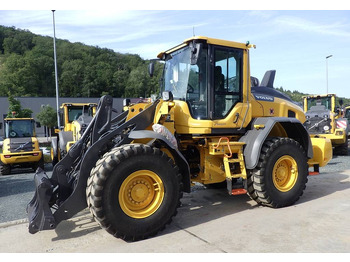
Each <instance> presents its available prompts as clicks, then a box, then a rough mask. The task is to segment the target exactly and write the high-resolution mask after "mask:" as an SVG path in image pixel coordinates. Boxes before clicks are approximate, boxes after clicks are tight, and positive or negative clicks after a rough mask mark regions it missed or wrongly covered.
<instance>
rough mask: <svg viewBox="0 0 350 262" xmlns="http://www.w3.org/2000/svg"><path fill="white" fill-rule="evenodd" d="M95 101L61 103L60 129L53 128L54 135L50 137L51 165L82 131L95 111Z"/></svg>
mask: <svg viewBox="0 0 350 262" xmlns="http://www.w3.org/2000/svg"><path fill="white" fill-rule="evenodd" d="M96 108H97V104H96V103H63V104H62V105H61V107H60V119H61V123H63V127H61V129H57V130H55V132H56V133H57V136H56V137H52V138H51V160H52V165H53V166H54V165H56V164H57V162H58V161H60V160H61V158H62V157H64V156H65V155H66V154H67V152H68V151H69V149H70V148H71V146H72V145H73V144H74V143H75V142H76V141H77V140H78V139H79V138H80V136H81V135H82V134H83V133H84V131H85V129H86V127H87V126H88V124H89V122H90V121H91V120H92V117H93V116H94V115H95V113H96Z"/></svg>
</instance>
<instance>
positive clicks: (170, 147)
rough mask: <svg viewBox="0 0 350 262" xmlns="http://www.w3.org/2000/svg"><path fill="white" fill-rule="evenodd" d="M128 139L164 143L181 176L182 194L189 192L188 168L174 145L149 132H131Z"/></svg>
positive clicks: (161, 136) (163, 137)
mask: <svg viewBox="0 0 350 262" xmlns="http://www.w3.org/2000/svg"><path fill="white" fill-rule="evenodd" d="M129 138H131V139H133V140H134V139H143V138H153V139H158V140H160V141H162V142H164V144H165V146H166V148H167V149H168V150H169V151H170V152H171V154H172V155H173V157H174V158H175V162H176V164H177V165H178V167H179V169H180V172H181V174H182V182H183V185H184V188H183V190H184V192H187V193H190V192H191V180H190V168H189V166H188V163H187V161H186V159H185V157H184V156H183V155H182V154H181V152H180V151H179V150H178V149H177V148H176V147H174V145H173V144H172V143H171V142H170V141H169V140H168V139H167V138H166V137H165V136H163V135H161V134H159V133H156V132H154V131H149V130H138V131H131V132H130V133H129Z"/></svg>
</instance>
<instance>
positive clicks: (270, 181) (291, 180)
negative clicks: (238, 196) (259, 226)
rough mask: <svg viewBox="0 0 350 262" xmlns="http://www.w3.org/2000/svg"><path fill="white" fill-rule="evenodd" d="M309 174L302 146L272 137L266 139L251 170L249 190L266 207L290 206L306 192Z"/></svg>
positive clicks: (291, 141)
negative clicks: (254, 166) (257, 160)
mask: <svg viewBox="0 0 350 262" xmlns="http://www.w3.org/2000/svg"><path fill="white" fill-rule="evenodd" d="M307 176H308V164H307V157H306V155H305V151H304V149H303V148H302V146H301V145H300V144H299V143H298V142H297V141H295V140H293V139H290V138H272V139H269V140H267V141H265V143H264V145H263V147H262V150H261V154H260V159H259V163H258V165H257V167H256V168H255V169H254V170H251V171H250V172H248V193H249V195H250V197H251V198H252V199H254V200H255V201H256V202H257V203H258V204H262V205H264V206H270V207H274V208H278V207H285V206H290V205H292V204H294V203H295V202H296V201H297V200H298V199H299V198H300V196H301V195H302V194H303V191H304V189H305V187H306V183H307V181H308V179H307Z"/></svg>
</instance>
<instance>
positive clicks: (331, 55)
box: [326, 55, 333, 95]
mask: <svg viewBox="0 0 350 262" xmlns="http://www.w3.org/2000/svg"><path fill="white" fill-rule="evenodd" d="M332 56H333V55H329V56H326V81H327V95H328V58H330V57H332Z"/></svg>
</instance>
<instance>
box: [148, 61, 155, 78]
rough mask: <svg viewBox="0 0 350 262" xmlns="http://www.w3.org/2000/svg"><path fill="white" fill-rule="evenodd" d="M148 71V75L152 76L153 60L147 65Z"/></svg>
mask: <svg viewBox="0 0 350 262" xmlns="http://www.w3.org/2000/svg"><path fill="white" fill-rule="evenodd" d="M148 73H149V76H150V77H153V74H154V62H151V63H149V65H148Z"/></svg>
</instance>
